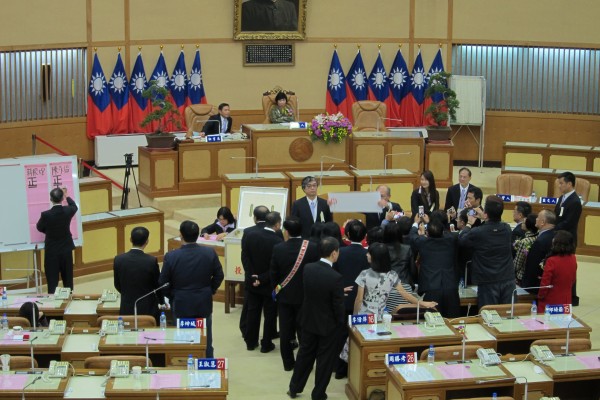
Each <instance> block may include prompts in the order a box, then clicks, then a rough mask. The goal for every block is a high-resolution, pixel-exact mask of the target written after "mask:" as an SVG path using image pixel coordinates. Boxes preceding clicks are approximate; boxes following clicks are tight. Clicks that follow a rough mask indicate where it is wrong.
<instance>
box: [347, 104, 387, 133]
mask: <svg viewBox="0 0 600 400" xmlns="http://www.w3.org/2000/svg"><path fill="white" fill-rule="evenodd" d="M386 115H387V106H386V105H385V103H382V102H380V101H371V100H363V101H357V102H355V103H354V104H352V117H353V118H354V126H353V129H354V131H378V130H379V131H387V128H386V127H385V119H384V118H385V116H386Z"/></svg>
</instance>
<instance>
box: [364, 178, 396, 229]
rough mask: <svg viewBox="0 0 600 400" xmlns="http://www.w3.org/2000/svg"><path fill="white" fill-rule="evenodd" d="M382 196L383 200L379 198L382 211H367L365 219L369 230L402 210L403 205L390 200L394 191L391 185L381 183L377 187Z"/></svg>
mask: <svg viewBox="0 0 600 400" xmlns="http://www.w3.org/2000/svg"><path fill="white" fill-rule="evenodd" d="M376 190H377V191H378V192H379V195H380V196H381V200H379V203H378V205H379V207H381V211H379V212H378V213H365V221H366V223H367V224H366V225H367V231H368V230H370V229H371V228H375V227H376V226H380V225H381V222H382V221H383V220H384V219H386V218H387V216H388V215H389V217H390V218H387V219H388V220H390V219H391V220H393V219H394V214H395V213H396V212H402V207H400V204H398V203H394V202H393V201H391V200H390V197H391V195H392V191H391V189H390V187H389V186H386V185H379V186H377V189H376Z"/></svg>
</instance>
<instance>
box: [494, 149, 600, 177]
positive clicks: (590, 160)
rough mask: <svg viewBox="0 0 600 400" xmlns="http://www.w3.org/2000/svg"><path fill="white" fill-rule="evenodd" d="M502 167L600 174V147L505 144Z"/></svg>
mask: <svg viewBox="0 0 600 400" xmlns="http://www.w3.org/2000/svg"><path fill="white" fill-rule="evenodd" d="M502 166H503V167H508V166H511V167H532V168H571V169H576V170H580V171H595V172H600V147H593V146H575V145H566V144H543V143H524V142H505V143H504V146H503V147H502Z"/></svg>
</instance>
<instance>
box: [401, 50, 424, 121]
mask: <svg viewBox="0 0 600 400" xmlns="http://www.w3.org/2000/svg"><path fill="white" fill-rule="evenodd" d="M425 84H426V82H425V70H424V68H423V58H422V57H421V52H420V51H419V54H418V55H417V58H416V60H415V65H414V66H413V71H412V75H411V77H410V92H409V93H408V94H407V95H406V97H405V98H404V100H402V103H400V115H401V117H402V120H403V121H404V126H423V100H424V97H425Z"/></svg>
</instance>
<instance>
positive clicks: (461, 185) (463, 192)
mask: <svg viewBox="0 0 600 400" xmlns="http://www.w3.org/2000/svg"><path fill="white" fill-rule="evenodd" d="M470 182H471V170H470V169H469V168H467V167H462V168H461V169H459V170H458V183H457V184H456V185H452V186H450V187H449V188H448V192H447V193H446V204H445V205H444V210H448V209H449V208H451V207H454V210H455V211H458V210H462V209H463V208H465V201H466V200H467V193H468V191H469V188H471V187H475V186H474V185H471V183H470ZM454 218H456V217H454Z"/></svg>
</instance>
